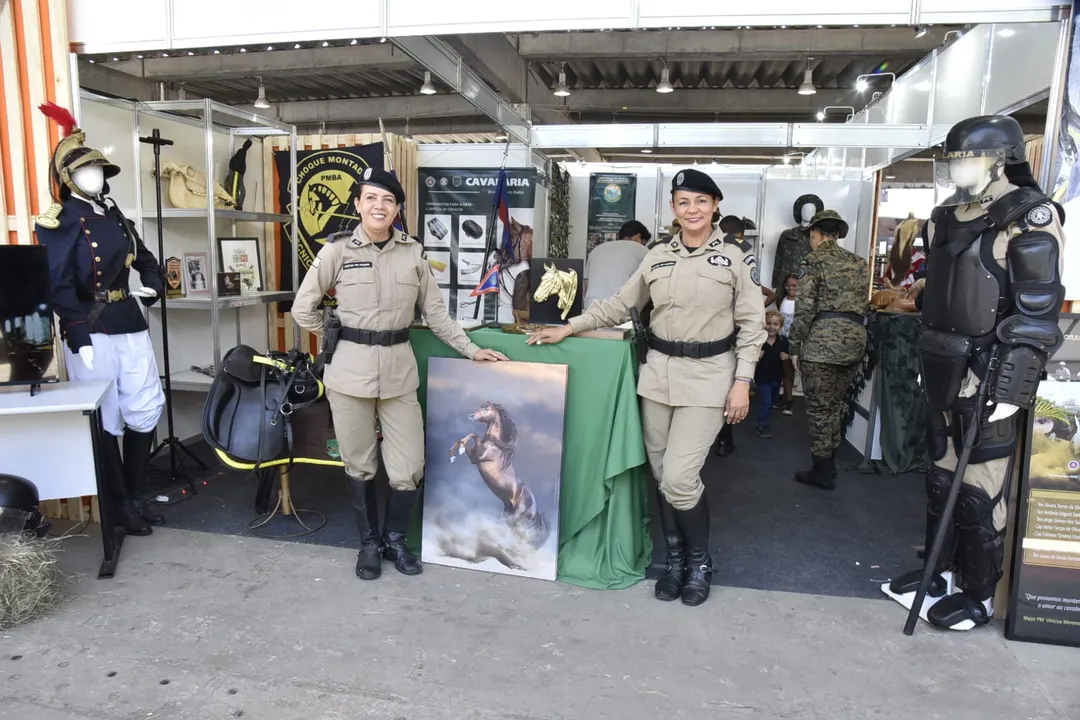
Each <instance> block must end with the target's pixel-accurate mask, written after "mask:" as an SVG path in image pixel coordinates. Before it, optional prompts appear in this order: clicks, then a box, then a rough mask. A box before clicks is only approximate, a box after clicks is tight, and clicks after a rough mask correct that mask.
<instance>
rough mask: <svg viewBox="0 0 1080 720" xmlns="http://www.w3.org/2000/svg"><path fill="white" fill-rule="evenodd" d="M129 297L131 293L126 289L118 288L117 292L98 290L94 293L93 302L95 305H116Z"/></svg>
mask: <svg viewBox="0 0 1080 720" xmlns="http://www.w3.org/2000/svg"><path fill="white" fill-rule="evenodd" d="M129 297H131V293H130V292H128V289H127V288H120V289H119V290H98V291H97V292H95V293H94V302H96V303H118V302H123V301H124V300H127V299H128V298H129Z"/></svg>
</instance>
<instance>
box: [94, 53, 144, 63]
mask: <svg viewBox="0 0 1080 720" xmlns="http://www.w3.org/2000/svg"><path fill="white" fill-rule="evenodd" d="M135 57H137V58H139V59H140V60H142V59H143V56H142V55H136V56H135ZM91 62H93V61H91Z"/></svg>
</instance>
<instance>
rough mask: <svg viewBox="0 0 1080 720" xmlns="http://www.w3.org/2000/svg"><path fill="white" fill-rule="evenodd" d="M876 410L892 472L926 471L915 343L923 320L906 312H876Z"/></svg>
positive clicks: (922, 400)
mask: <svg viewBox="0 0 1080 720" xmlns="http://www.w3.org/2000/svg"><path fill="white" fill-rule="evenodd" d="M876 324H877V327H876V328H875V331H874V336H875V338H876V339H877V344H878V354H879V360H878V363H877V379H876V382H877V397H878V410H880V412H881V457H882V460H884V462H885V464H886V465H887V466H888V467H889V469H890V470H891V471H892V472H894V473H905V472H916V471H921V470H925V469H926V467H927V464H928V462H929V459H928V456H927V452H926V399H925V398H924V397H923V391H922V388H921V387H920V386H919V382H918V378H919V358H918V355H916V353H915V343H916V342H917V341H918V339H919V335H920V334H921V332H922V320H921V318H920V317H919V316H918V315H912V314H908V313H884V312H882V313H878V314H877V318H876Z"/></svg>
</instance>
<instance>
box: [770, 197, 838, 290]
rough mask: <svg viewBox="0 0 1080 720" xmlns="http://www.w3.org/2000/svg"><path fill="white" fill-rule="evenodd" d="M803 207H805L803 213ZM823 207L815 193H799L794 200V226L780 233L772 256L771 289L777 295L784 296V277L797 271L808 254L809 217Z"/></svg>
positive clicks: (823, 204)
mask: <svg viewBox="0 0 1080 720" xmlns="http://www.w3.org/2000/svg"><path fill="white" fill-rule="evenodd" d="M807 206H809V207H807ZM803 208H806V212H805V213H804V212H803ZM824 209H825V203H823V202H821V198H819V197H818V196H817V195H800V196H799V198H798V199H797V200H796V201H795V206H794V208H793V214H794V216H795V227H792V228H788V229H787V230H785V231H784V232H782V233H780V241H779V242H778V243H776V256H775V257H774V258H773V266H772V289H773V292H775V293H776V296H777V297H781V298H782V297H784V279H785V278H786V277H787V276H788V275H791V274H792V273H797V272H798V271H799V266H800V265H802V261H803V260H804V259H806V256H807V255H809V254H810V219H811V218H812V217H813V216H814V214H816V213H819V212H821V211H822V210H824Z"/></svg>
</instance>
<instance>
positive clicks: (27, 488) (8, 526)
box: [0, 474, 41, 535]
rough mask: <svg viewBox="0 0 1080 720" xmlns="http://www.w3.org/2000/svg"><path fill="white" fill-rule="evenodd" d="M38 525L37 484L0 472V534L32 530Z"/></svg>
mask: <svg viewBox="0 0 1080 720" xmlns="http://www.w3.org/2000/svg"><path fill="white" fill-rule="evenodd" d="M39 525H41V514H40V513H39V511H38V489H37V486H36V485H34V483H32V482H30V481H29V480H27V479H26V478H21V477H18V476H17V475H4V474H0V535H3V534H6V533H12V532H22V531H24V530H30V531H33V530H36V529H37V528H38V526H39Z"/></svg>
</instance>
